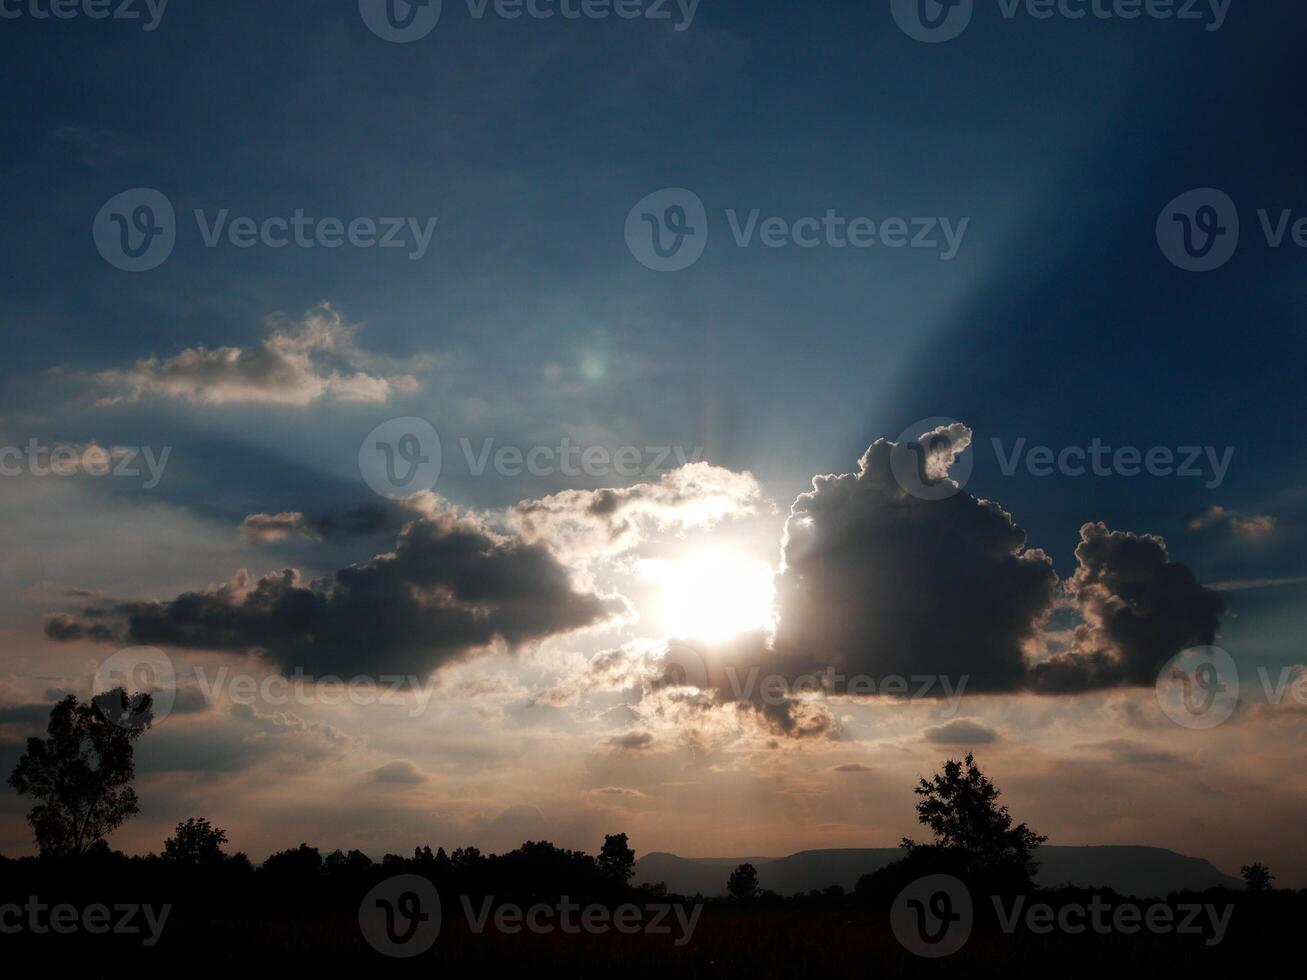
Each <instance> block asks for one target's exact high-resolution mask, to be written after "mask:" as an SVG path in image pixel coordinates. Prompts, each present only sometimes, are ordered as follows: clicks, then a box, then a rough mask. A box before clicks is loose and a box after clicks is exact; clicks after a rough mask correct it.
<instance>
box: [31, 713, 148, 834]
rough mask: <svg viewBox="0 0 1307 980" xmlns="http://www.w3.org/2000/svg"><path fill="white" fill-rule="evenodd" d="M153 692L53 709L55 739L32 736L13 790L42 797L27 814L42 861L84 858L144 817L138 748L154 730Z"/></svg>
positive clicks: (51, 726) (50, 728) (49, 729)
mask: <svg viewBox="0 0 1307 980" xmlns="http://www.w3.org/2000/svg"><path fill="white" fill-rule="evenodd" d="M152 703H153V702H152V701H151V699H150V696H149V695H148V694H137V695H134V696H132V697H128V695H127V691H126V690H125V689H123V688H121V687H119V688H115V689H114V690H112V691H109V692H107V693H105V694H100V695H97V696H96V697H94V698H92V699H91V700H90V701H89V702H87V703H86V704H82V703H80V702H79V701H78V700H77V698H76V696H74V695H72V694H70V695H68V696H67V697H66V698H64V699H63V700H62V701H60V702H59V703H58V704H56V705H55V706H54V708H52V709H51V711H50V723H49V725H48V726H47V733H48V735H49V737H48V738H45V739H41V738H29V739H28V740H27V751H26V752H25V753H23V755H22V757H21V758H20V759H19V760H18V765H16V766H15V767H14V771H13V772H12V773H11V774H10V776H9V785H10V786H12V787H13V788H14V789H16V790H17V791H18V792H19V793H21V794H25V795H26V794H30V795H31V796H34V797H36V798H37V799H38V800H40V803H39V804H38V805H37V806H35V807H33V808H32V810H31V811H30V812H29V813H28V814H27V820H28V823H30V824H31V825H32V832H33V834H34V835H35V837H36V846H37V848H38V849H39V851H40V852H41V856H42V857H65V856H76V855H80V854H84V853H85V852H86V851H87V850H88V849H90V848H91V847H93V846H94V845H96V844H97V843H100V842H102V841H103V840H104V838H105V837H106V836H108V835H109V834H110V833H112V832H113V831H114V830H115V829H117V828H118V827H119V826H120V825H121V824H122V822H123V821H124V820H126V819H127V818H128V817H131V816H135V815H136V814H137V813H139V812H140V807H139V805H138V803H137V799H136V791H135V790H133V789H132V787H131V785H130V784H131V781H132V779H133V778H134V777H135V775H136V767H135V765H134V763H133V759H132V751H133V750H132V743H133V742H135V741H136V739H138V738H140V736H141V735H142V734H143V733H144V732H145V731H146V730H147V729H148V728H149V727H150V723H151V721H153V718H154V713H153V710H152Z"/></svg>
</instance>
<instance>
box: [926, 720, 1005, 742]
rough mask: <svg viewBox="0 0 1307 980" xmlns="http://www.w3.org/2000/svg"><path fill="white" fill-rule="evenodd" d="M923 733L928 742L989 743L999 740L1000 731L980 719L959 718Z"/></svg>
mask: <svg viewBox="0 0 1307 980" xmlns="http://www.w3.org/2000/svg"><path fill="white" fill-rule="evenodd" d="M922 735H923V736H924V737H925V739H926V741H927V742H933V743H935V744H936V745H988V744H989V743H990V742H993V741H995V740H997V738H998V732H996V731H994V730H993V729H992V728H987V727H985V726H984V725H982V724H980V722H978V721H969V720H968V719H966V718H959V719H958V720H957V721H950V722H949V723H948V724H946V725H939V726H937V727H935V728H927V729H926V730H925V731H924V732H922Z"/></svg>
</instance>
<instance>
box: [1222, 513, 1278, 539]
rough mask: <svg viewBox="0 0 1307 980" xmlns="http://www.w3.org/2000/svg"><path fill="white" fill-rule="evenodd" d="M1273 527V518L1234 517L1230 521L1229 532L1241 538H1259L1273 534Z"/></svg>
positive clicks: (1274, 522) (1274, 523)
mask: <svg viewBox="0 0 1307 980" xmlns="http://www.w3.org/2000/svg"><path fill="white" fill-rule="evenodd" d="M1275 525H1276V520H1275V518H1274V517H1266V516H1264V515H1262V516H1254V517H1235V518H1233V519H1231V521H1230V530H1231V531H1233V532H1234V533H1235V534H1238V535H1240V536H1241V537H1245V538H1261V537H1265V536H1266V535H1268V534H1270V533H1271V532H1273V531H1274V530H1275Z"/></svg>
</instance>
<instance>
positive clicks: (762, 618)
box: [640, 551, 776, 642]
mask: <svg viewBox="0 0 1307 980" xmlns="http://www.w3.org/2000/svg"><path fill="white" fill-rule="evenodd" d="M640 572H641V574H642V575H643V577H644V578H646V579H648V580H649V581H651V582H653V583H654V584H655V585H656V586H657V587H658V595H657V599H656V608H657V614H658V618H659V620H660V622H661V625H662V627H663V629H664V630H665V632H666V634H667V635H668V636H675V637H683V638H685V639H690V638H694V639H700V640H706V641H709V642H715V641H719V640H724V639H726V638H727V637H729V636H733V635H734V634H736V633H741V632H744V631H745V630H752V629H759V628H770V627H771V626H772V625H773V617H772V600H773V598H774V596H775V591H776V590H775V585H774V584H773V581H772V575H773V571H772V568H771V566H769V565H768V564H767V563H766V562H765V561H761V560H759V559H756V558H746V557H744V556H743V555H738V554H732V553H730V552H725V551H705V552H699V553H696V554H692V555H688V556H686V557H684V558H650V559H645V560H644V561H641V562H640Z"/></svg>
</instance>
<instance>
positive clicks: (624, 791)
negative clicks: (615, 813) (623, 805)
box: [592, 786, 649, 800]
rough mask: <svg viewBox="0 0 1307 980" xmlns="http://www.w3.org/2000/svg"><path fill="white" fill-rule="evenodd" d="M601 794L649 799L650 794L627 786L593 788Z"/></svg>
mask: <svg viewBox="0 0 1307 980" xmlns="http://www.w3.org/2000/svg"><path fill="white" fill-rule="evenodd" d="M592 792H594V793H597V794H598V795H600V796H622V797H626V798H628V799H633V800H647V799H649V796H648V794H646V793H641V792H640V791H639V790H638V789H628V788H627V787H625V786H605V787H603V788H602V789H596V790H592Z"/></svg>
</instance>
